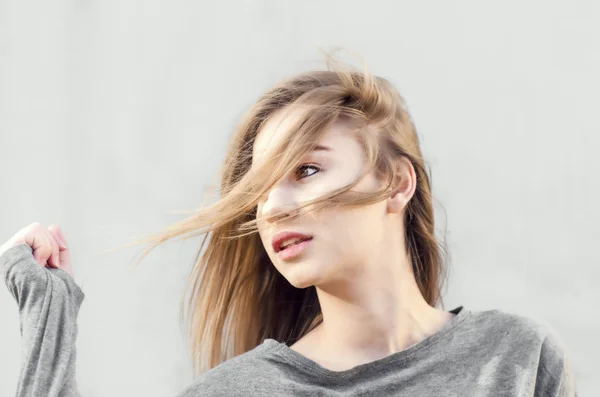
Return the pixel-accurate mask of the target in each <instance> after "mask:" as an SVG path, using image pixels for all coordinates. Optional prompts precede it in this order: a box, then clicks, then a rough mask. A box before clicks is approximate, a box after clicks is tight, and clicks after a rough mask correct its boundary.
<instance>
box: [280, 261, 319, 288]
mask: <svg viewBox="0 0 600 397" xmlns="http://www.w3.org/2000/svg"><path fill="white" fill-rule="evenodd" d="M296 266H297V265H296ZM307 270H308V269H306V268H299V267H297V268H295V269H288V271H287V272H286V273H285V274H284V277H285V279H286V280H287V281H288V282H289V283H290V284H292V285H293V286H294V287H296V288H299V289H304V288H308V287H312V286H314V285H316V284H318V283H319V282H320V281H321V278H322V275H321V274H315V273H313V272H310V271H307Z"/></svg>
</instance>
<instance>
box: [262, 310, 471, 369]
mask: <svg viewBox="0 0 600 397" xmlns="http://www.w3.org/2000/svg"><path fill="white" fill-rule="evenodd" d="M449 312H450V313H453V314H455V316H454V317H452V318H451V319H450V320H449V321H448V322H446V324H444V325H443V326H442V328H440V329H439V330H438V331H437V332H435V333H434V334H431V335H429V336H427V337H425V338H424V339H422V340H421V341H419V342H417V343H416V344H414V345H411V346H409V347H408V348H406V349H404V350H401V351H399V352H396V353H392V354H390V355H388V356H385V357H382V358H380V359H377V360H374V361H370V362H368V363H365V364H359V365H357V366H355V367H352V368H350V369H347V370H342V371H334V370H331V369H328V368H325V367H323V366H322V365H320V364H319V363H317V362H316V361H313V360H311V359H309V358H308V357H306V356H304V355H303V354H301V353H299V352H297V351H295V350H293V349H291V348H290V347H289V346H288V345H286V344H285V343H283V342H279V341H277V340H275V339H270V338H269V339H265V341H264V344H266V345H267V346H266V347H271V348H273V349H274V350H273V352H274V353H275V354H278V355H280V356H281V357H283V358H284V359H286V360H288V361H290V362H292V363H293V364H295V365H297V366H298V367H300V368H302V369H304V370H306V371H308V372H309V373H313V374H316V375H319V376H324V377H326V378H330V379H342V380H347V379H348V378H351V377H354V376H356V375H359V374H364V373H366V372H371V371H372V370H375V369H378V368H381V367H382V366H385V365H387V364H390V363H399V362H403V361H407V360H410V359H416V358H417V356H418V354H419V353H422V352H423V351H424V350H425V349H427V348H428V347H430V346H432V345H434V344H436V343H437V342H438V341H439V340H440V339H441V338H442V337H444V336H445V335H447V334H448V333H450V332H451V331H452V330H454V329H455V328H456V326H457V325H458V324H460V323H461V322H462V321H463V320H464V319H465V318H467V317H468V316H469V314H470V311H469V310H468V309H465V308H464V307H463V306H458V307H456V308H454V309H452V310H450V311H449Z"/></svg>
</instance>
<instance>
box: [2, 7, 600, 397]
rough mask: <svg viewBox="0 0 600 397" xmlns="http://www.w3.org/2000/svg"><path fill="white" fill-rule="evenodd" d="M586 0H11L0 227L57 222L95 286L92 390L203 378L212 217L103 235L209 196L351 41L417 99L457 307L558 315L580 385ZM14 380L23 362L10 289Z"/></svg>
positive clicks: (597, 145) (85, 310)
mask: <svg viewBox="0 0 600 397" xmlns="http://www.w3.org/2000/svg"><path fill="white" fill-rule="evenodd" d="M598 4H599V3H598V2H596V1H594V0H588V1H570V2H566V1H562V2H557V1H554V2H551V1H542V0H537V1H515V0H512V1H504V2H481V1H438V2H408V1H373V0H371V1H368V2H367V1H348V0H346V1H328V0H320V1H308V0H305V1H300V2H299V1H295V2H290V1H281V0H280V1H275V0H271V1H266V0H261V1H218V2H217V1H195V2H192V1H187V2H186V1H158V0H143V1H142V0H138V1H133V0H119V1H115V0H113V1H110V0H103V1H94V0H83V1H66V0H57V1H54V2H43V1H35V2H24V1H11V0H0V181H1V187H0V208H1V209H0V220H1V222H0V241H5V240H7V239H8V238H9V237H11V236H12V235H13V234H14V233H15V232H16V231H17V230H19V229H20V228H22V227H24V226H26V225H28V224H30V223H32V222H34V221H40V222H42V223H44V224H45V225H50V224H52V223H57V224H59V225H60V226H61V227H62V229H63V230H64V232H65V234H66V237H67V239H68V242H69V245H70V246H71V249H72V253H73V262H74V268H75V278H76V281H78V283H80V285H82V288H83V290H84V292H85V293H86V299H85V301H84V303H83V306H82V308H81V312H80V315H79V324H80V329H79V337H78V382H79V385H80V386H79V387H80V391H81V392H82V394H83V395H84V396H85V397H94V396H131V395H144V396H168V395H175V394H176V393H178V392H180V391H181V390H183V388H185V386H187V385H188V384H189V383H191V381H192V375H191V364H190V362H189V360H188V356H187V352H186V341H185V340H184V337H183V332H182V328H181V327H180V323H179V304H180V299H181V295H182V293H183V287H184V282H185V280H186V277H187V274H188V272H189V270H190V268H191V266H192V263H193V259H194V254H195V252H196V249H197V247H198V246H199V244H200V241H201V240H200V238H197V239H193V240H190V241H187V242H185V243H181V242H172V243H169V244H167V245H166V246H164V247H161V248H159V249H157V250H156V251H155V252H153V253H152V254H151V256H150V257H148V258H146V260H145V261H144V262H142V264H141V265H140V266H139V267H138V268H136V269H135V270H131V269H130V266H129V265H130V263H131V262H132V260H133V259H134V256H135V255H136V254H137V253H138V252H139V251H140V248H139V247H138V248H128V249H124V250H120V251H114V252H108V253H106V252H105V250H107V249H111V248H114V247H117V246H119V245H121V244H125V243H127V242H129V241H131V236H140V235H145V234H147V233H150V232H154V231H159V230H161V229H162V228H164V227H166V226H168V225H169V224H170V223H172V222H175V221H177V220H179V219H181V218H182V216H181V215H177V214H175V213H174V211H176V210H187V209H193V208H195V207H198V206H199V205H200V204H201V203H202V200H203V193H204V189H205V188H206V186H208V185H209V184H211V183H214V182H215V181H216V179H215V178H216V172H217V171H218V170H219V168H220V166H221V162H222V160H223V158H224V154H225V147H226V145H227V142H228V139H229V137H230V136H231V134H232V131H233V128H234V126H235V124H236V123H237V121H238V120H239V118H240V116H241V115H242V114H243V112H244V111H245V110H246V109H247V108H248V107H249V106H250V104H251V103H252V101H253V100H255V99H256V98H257V97H258V96H259V95H260V94H261V93H262V92H263V91H264V90H265V89H266V88H268V87H269V86H270V85H272V84H274V83H275V82H277V81H278V80H279V79H280V78H282V77H285V76H289V75H290V74H293V73H295V72H298V71H303V70H306V69H313V68H320V67H323V65H324V64H323V57H322V56H321V54H320V52H319V48H323V49H330V48H332V47H333V46H343V47H345V48H347V49H349V50H351V51H354V52H356V53H359V54H360V55H362V56H363V57H364V58H365V59H366V61H367V62H368V64H369V67H370V69H371V71H373V72H374V73H376V74H379V75H382V76H384V77H387V78H389V79H390V80H391V81H392V82H394V83H395V84H396V86H397V87H398V88H399V90H400V91H401V93H402V94H403V95H404V97H405V98H406V100H407V102H408V105H409V109H410V111H411V113H412V116H413V118H414V120H415V123H416V125H417V129H418V132H419V134H420V136H421V139H422V145H423V150H424V153H425V155H426V157H427V159H428V161H429V163H430V165H431V168H432V174H433V190H434V194H435V196H436V200H437V203H438V210H437V216H438V227H439V228H440V230H441V231H443V230H445V229H447V239H448V243H449V248H450V253H451V275H450V279H449V283H448V288H447V292H446V295H445V300H446V308H448V309H450V308H453V307H455V306H458V305H465V306H466V307H468V308H469V309H471V310H485V309H502V310H506V311H510V312H513V313H518V314H523V315H527V316H530V317H532V318H535V319H538V320H540V321H544V322H546V323H549V324H550V325H551V326H553V327H554V328H555V329H556V330H557V331H558V333H559V334H560V335H561V336H562V337H563V339H564V341H565V342H566V344H567V345H568V347H569V349H570V354H571V357H572V360H573V364H574V367H575V372H576V377H577V382H578V385H579V390H580V394H581V395H582V396H585V395H588V396H591V395H598V394H599V393H600V383H599V382H598V377H597V376H596V374H595V373H596V365H595V361H596V358H597V357H598V356H600V349H599V345H598V343H597V338H598V334H599V332H600V316H599V311H598V304H599V303H600V292H599V288H598V287H599V283H598V279H599V278H600V259H599V256H598V250H597V247H598V243H599V239H600V233H599V232H598V226H599V221H600V209H599V206H598V203H599V202H600V187H599V184H598V182H597V179H598V175H599V173H600V158H599V156H598V150H599V149H600V120H599V118H598V105H599V94H598V93H599V92H600V77H599V74H598V70H600V7H599V5H598ZM0 319H1V321H0V374H1V375H0V395H3V396H4V395H6V396H8V395H14V391H15V388H16V384H17V378H18V374H19V369H20V364H19V362H20V334H19V321H18V312H17V307H16V304H15V302H14V300H13V298H12V296H11V295H10V294H9V293H8V290H7V289H6V288H3V287H2V288H0Z"/></svg>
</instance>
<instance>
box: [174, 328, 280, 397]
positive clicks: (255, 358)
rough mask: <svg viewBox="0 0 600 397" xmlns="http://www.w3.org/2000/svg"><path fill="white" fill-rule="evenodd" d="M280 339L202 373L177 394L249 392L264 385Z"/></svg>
mask: <svg viewBox="0 0 600 397" xmlns="http://www.w3.org/2000/svg"><path fill="white" fill-rule="evenodd" d="M278 348H279V342H276V341H275V340H272V339H267V340H265V341H264V342H263V343H261V344H260V345H258V346H256V347H255V348H254V349H251V350H249V351H247V352H246V353H243V354H240V355H237V356H235V357H233V358H230V359H229V360H227V361H224V362H222V363H221V364H219V365H217V366H216V367H214V368H212V369H210V370H208V371H206V372H205V373H203V374H202V375H200V376H199V377H198V378H197V379H196V380H195V381H194V382H193V383H192V384H191V385H189V386H188V387H187V388H186V389H185V390H184V391H183V392H182V393H181V394H178V395H177V397H196V396H205V395H210V396H228V397H230V396H231V397H233V396H238V395H239V396H247V395H248V390H249V388H250V389H260V388H262V387H261V384H262V383H263V382H265V381H266V380H265V379H264V378H265V376H266V375H269V374H271V375H272V374H273V371H274V370H275V369H276V366H277V361H275V360H272V357H273V356H274V355H275V354H276V351H277V349H278Z"/></svg>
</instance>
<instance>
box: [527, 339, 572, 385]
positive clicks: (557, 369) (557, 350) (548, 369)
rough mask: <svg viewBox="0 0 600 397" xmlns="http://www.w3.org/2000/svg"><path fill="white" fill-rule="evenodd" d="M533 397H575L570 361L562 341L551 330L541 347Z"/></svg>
mask: <svg viewBox="0 0 600 397" xmlns="http://www.w3.org/2000/svg"><path fill="white" fill-rule="evenodd" d="M534 395H535V397H577V395H578V394H577V390H576V386H575V377H574V374H573V368H572V365H571V360H570V358H569V355H568V354H567V348H566V346H565V344H564V342H563V340H562V339H561V338H560V337H559V336H558V334H557V333H556V332H555V331H554V330H553V329H551V328H547V332H546V337H545V339H544V341H543V343H542V346H541V352H540V361H539V366H538V376H537V380H536V385H535V393H534Z"/></svg>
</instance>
